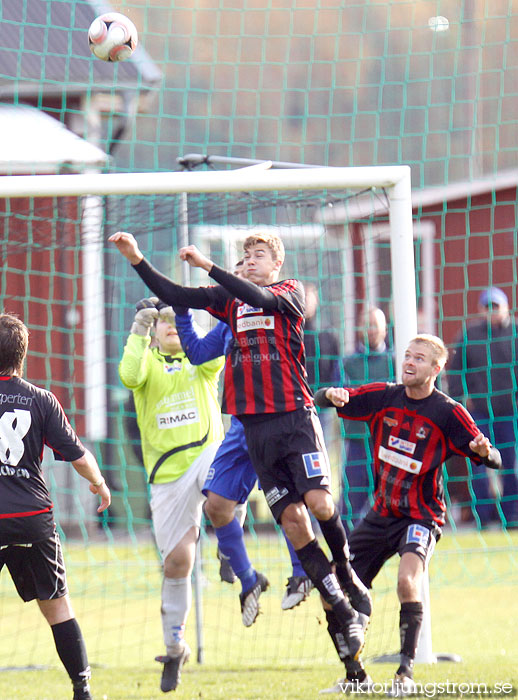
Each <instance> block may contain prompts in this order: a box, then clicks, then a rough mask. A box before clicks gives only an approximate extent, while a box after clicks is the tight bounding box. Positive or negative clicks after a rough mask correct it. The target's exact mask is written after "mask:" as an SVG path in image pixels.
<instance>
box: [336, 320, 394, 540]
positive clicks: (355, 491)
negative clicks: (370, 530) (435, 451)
mask: <svg viewBox="0 0 518 700" xmlns="http://www.w3.org/2000/svg"><path fill="white" fill-rule="evenodd" d="M386 341H387V320H386V318H385V314H384V313H383V311H382V310H381V309H379V308H377V307H372V308H370V309H369V312H368V314H367V315H366V318H365V319H364V323H363V328H361V330H360V334H359V340H358V344H357V346H356V352H355V353H354V354H352V355H348V356H347V357H345V358H344V362H343V366H344V372H345V386H359V385H361V384H368V383H369V382H378V381H383V382H387V381H392V380H393V379H394V376H395V372H394V358H393V356H392V353H391V352H390V351H389V349H388V347H387V342H386ZM344 429H345V436H346V440H345V463H344V468H343V475H342V494H341V498H340V510H341V513H342V516H344V524H345V525H346V527H347V529H348V530H352V528H353V527H354V525H355V524H356V523H357V522H358V520H360V518H361V517H362V515H363V514H364V511H366V510H367V509H368V507H369V493H372V492H373V490H374V483H373V475H372V456H371V447H370V437H369V426H368V424H367V423H365V422H364V421H354V420H346V421H345V422H344Z"/></svg>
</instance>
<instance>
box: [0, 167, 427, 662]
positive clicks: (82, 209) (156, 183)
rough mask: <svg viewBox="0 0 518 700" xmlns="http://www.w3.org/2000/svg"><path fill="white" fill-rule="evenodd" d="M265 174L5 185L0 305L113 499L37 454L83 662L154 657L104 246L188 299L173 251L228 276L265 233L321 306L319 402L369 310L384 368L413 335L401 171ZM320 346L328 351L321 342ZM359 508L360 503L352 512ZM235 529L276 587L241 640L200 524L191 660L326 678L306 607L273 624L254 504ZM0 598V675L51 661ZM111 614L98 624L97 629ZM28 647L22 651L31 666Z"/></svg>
mask: <svg viewBox="0 0 518 700" xmlns="http://www.w3.org/2000/svg"><path fill="white" fill-rule="evenodd" d="M271 165H272V164H271V163H258V164H255V165H250V166H249V167H241V168H239V169H238V170H228V169H225V167H224V166H223V169H220V170H218V171H216V172H211V171H194V172H188V171H184V172H175V173H163V174H160V175H159V176H157V175H152V174H145V175H144V174H125V175H58V176H31V177H25V176H16V177H4V178H1V179H0V217H1V221H2V239H1V241H2V258H3V261H4V263H3V264H4V267H3V274H2V307H3V309H4V310H5V311H9V312H15V313H18V314H20V316H21V317H22V318H23V319H24V321H25V322H26V324H27V325H28V327H29V329H30V333H31V342H30V352H29V358H28V362H27V369H26V377H27V378H28V379H29V380H30V381H32V382H34V383H36V384H38V385H40V386H44V387H46V388H49V389H51V390H52V391H54V392H55V393H56V394H57V396H58V398H59V400H60V402H61V403H62V405H63V406H64V408H65V410H66V412H67V414H68V415H69V417H70V419H71V422H72V423H73V425H74V426H75V428H76V429H77V431H78V432H79V434H80V435H81V436H82V438H83V439H84V440H85V442H86V444H87V445H88V446H89V447H90V448H91V449H92V450H93V451H94V453H95V454H96V456H97V458H98V460H99V462H100V463H101V464H102V465H103V471H104V473H105V474H106V475H107V477H108V481H109V483H110V486H111V488H112V490H113V496H114V502H113V505H112V507H111V508H110V510H109V512H108V514H106V515H103V516H102V517H97V516H96V515H95V511H94V503H93V500H94V499H92V497H91V495H90V494H89V493H88V490H87V488H86V485H85V483H84V482H81V480H80V479H79V478H78V477H77V475H76V474H75V473H74V471H73V470H72V469H71V468H70V466H69V465H63V464H59V463H53V462H52V460H51V459H50V458H49V457H48V456H46V473H47V477H48V480H49V483H50V486H51V489H52V496H53V499H54V503H55V508H56V518H57V522H58V526H59V528H60V531H61V533H62V535H63V539H64V542H65V551H66V560H67V564H68V569H69V579H70V588H71V594H72V597H73V599H74V600H76V601H77V603H76V607H77V616H78V618H79V619H80V620H81V622H82V624H85V625H86V627H87V629H86V632H85V634H86V635H87V638H89V637H91V636H92V635H93V631H92V630H89V629H88V624H89V620H95V623H94V625H93V627H94V628H95V630H96V632H95V640H94V641H93V642H92V641H91V639H89V652H90V655H91V656H92V657H93V662H94V663H95V659H96V658H100V657H102V659H103V663H108V664H111V663H114V664H115V663H116V664H122V665H124V664H132V663H137V662H138V663H142V662H143V661H145V660H146V659H150V658H151V655H152V653H153V651H154V650H155V649H158V651H159V650H160V649H161V633H160V630H159V600H160V567H159V561H158V558H157V555H156V553H155V550H154V546H153V542H152V538H151V526H150V520H149V511H148V505H147V488H146V482H145V475H144V471H143V468H142V463H141V457H140V454H139V437H138V432H137V431H136V426H135V417H134V408H133V406H132V404H131V397H130V394H129V393H128V392H127V391H126V390H125V389H124V388H123V387H122V385H121V384H120V382H119V380H118V375H117V366H118V363H119V360H120V357H121V354H122V349H123V346H124V343H125V341H126V338H127V335H128V332H129V328H130V326H131V321H132V318H133V315H134V307H135V303H136V301H138V299H140V298H142V297H143V296H146V295H147V294H148V291H147V290H146V289H145V287H144V285H143V284H142V282H141V281H140V279H139V278H138V276H137V275H136V274H135V273H134V272H133V271H132V270H131V267H130V266H129V264H127V261H126V260H125V259H123V258H122V256H120V255H119V254H118V253H117V251H116V250H115V249H114V248H111V247H108V246H107V245H106V240H107V237H108V235H109V234H110V233H112V232H114V231H116V230H121V229H123V230H128V231H131V232H132V233H134V235H135V236H136V238H137V240H138V242H139V245H140V247H141V249H142V251H143V252H144V254H145V255H146V256H147V257H148V258H149V259H150V260H151V261H152V262H153V263H154V264H155V265H156V266H157V267H158V268H159V269H161V270H162V271H163V272H164V273H166V274H169V275H171V276H173V277H174V278H176V279H178V280H184V281H186V282H189V283H190V284H191V285H198V284H207V283H208V280H207V278H206V275H205V276H204V275H203V274H200V272H199V271H193V274H192V276H191V278H190V279H188V278H187V273H188V270H186V269H185V268H184V266H183V265H182V264H181V263H180V262H179V259H178V256H177V250H178V248H179V247H180V246H181V245H183V244H185V243H188V242H189V243H195V244H196V245H198V247H199V248H200V249H201V250H202V251H204V252H205V253H207V254H209V255H210V257H211V258H212V259H214V260H215V261H216V262H217V263H218V264H220V265H221V266H223V267H226V268H229V267H231V266H232V265H233V263H234V262H235V261H236V260H237V259H238V258H239V257H240V256H241V252H242V241H243V240H244V238H245V237H246V236H247V235H248V234H249V233H250V232H251V231H253V230H255V229H257V228H258V227H261V228H269V227H271V228H274V229H275V230H276V231H278V232H279V233H280V235H281V236H282V238H283V241H284V244H285V247H286V262H285V267H284V269H283V273H284V274H285V275H286V276H288V277H290V276H294V277H297V278H300V279H301V280H302V281H303V283H304V284H305V286H306V288H307V289H308V290H309V289H311V290H312V292H313V293H314V295H315V297H316V298H317V299H318V303H317V304H316V308H315V309H314V318H313V319H311V321H308V328H307V331H306V336H307V343H308V347H311V353H308V368H309V373H310V380H311V383H312V385H313V388H314V389H316V388H318V387H319V386H322V385H325V384H326V383H329V382H330V381H334V382H343V381H344V377H345V370H344V361H343V358H345V357H346V356H347V355H349V354H351V353H354V352H355V349H356V347H357V344H358V342H363V341H365V337H366V336H365V333H366V332H367V329H366V326H365V324H364V318H365V312H366V311H367V310H368V308H369V307H371V306H378V307H380V308H381V309H383V311H384V313H385V314H386V317H387V319H388V337H387V343H388V346H389V347H390V353H391V354H392V353H393V354H394V355H395V356H398V355H400V354H401V348H402V347H403V348H404V346H405V344H406V342H407V340H408V339H409V337H410V336H411V335H412V334H413V333H414V332H415V328H416V301H415V300H416V296H415V288H416V287H415V284H416V279H417V278H416V275H415V269H414V263H413V259H414V241H413V237H412V219H411V204H410V179H409V169H408V168H406V167H394V168H365V169H362V168H360V169H349V168H344V169H342V168H304V169H291V170H290V169H288V168H281V169H276V168H274V167H271ZM220 168H221V166H220ZM396 297H398V299H399V300H398V301H396ZM196 317H197V320H198V321H199V323H200V324H201V325H202V326H204V327H205V328H206V329H208V328H209V327H210V326H211V324H212V323H213V320H211V318H210V316H209V315H208V314H206V313H205V312H202V311H200V312H196ZM326 338H327V339H329V338H332V340H333V343H334V344H333V345H332V346H329V344H328V343H327V344H326ZM330 347H331V348H332V349H331V350H330V349H329V348H330ZM396 362H397V360H395V361H394V366H396ZM330 368H331V372H332V374H331V375H330ZM389 378H392V377H387V379H389ZM321 417H322V421H323V425H324V429H325V434H326V439H327V442H328V448H329V452H330V455H331V460H332V464H333V471H334V474H333V480H334V496H335V498H336V501H337V502H339V503H341V504H342V505H341V510H342V512H343V514H344V518H346V519H347V518H348V516H347V508H348V499H349V495H348V494H349V485H348V480H347V479H348V478H347V470H344V433H343V426H342V425H341V422H339V421H338V419H337V418H336V416H335V414H334V412H332V411H323V412H322V416H321ZM370 492H371V490H369V489H368V488H367V487H366V488H365V493H364V496H365V502H368V498H369V493H370ZM349 520H350V518H349ZM347 524H348V525H351V524H352V522H348V523H347ZM245 530H246V533H247V544H248V546H249V549H250V555H251V559H252V561H253V563H254V565H255V566H256V568H257V569H258V570H260V571H264V572H265V573H266V574H267V575H268V578H269V580H270V582H271V589H270V590H269V592H268V594H266V595H264V596H263V597H262V599H261V604H262V608H263V611H264V614H263V615H261V617H260V618H259V620H258V622H257V623H256V624H255V625H254V626H253V628H252V629H244V628H243V626H242V623H241V619H240V610H239V601H238V592H239V591H238V586H237V585H235V586H230V585H228V584H226V583H222V582H220V580H219V573H218V568H219V563H218V562H217V560H216V557H215V549H216V544H215V537H214V535H213V533H212V531H211V528H210V524H208V523H207V524H206V528H205V530H204V532H203V536H202V538H201V562H200V564H201V566H199V567H198V577H197V579H198V580H197V589H196V590H197V597H198V600H197V602H198V605H197V615H196V614H195V611H194V610H193V612H192V613H191V617H190V620H189V622H188V625H187V636H188V638H190V639H191V642H192V646H193V647H196V645H197V644H199V647H200V650H202V651H203V658H204V660H206V661H207V662H209V663H210V662H212V663H214V662H216V661H219V662H224V663H228V662H229V661H230V660H231V661H232V662H235V663H247V664H251V663H253V664H266V663H271V662H273V661H275V662H284V663H293V664H296V663H304V662H307V661H309V660H314V659H316V658H318V659H320V660H322V661H323V662H328V663H330V664H335V663H337V659H336V655H335V652H334V649H333V648H332V645H331V642H330V640H329V638H328V636H327V633H326V631H325V616H324V615H323V613H322V609H321V606H320V603H319V600H318V596H317V594H316V593H313V595H312V596H311V597H310V599H309V600H308V601H307V602H305V603H304V604H303V605H301V606H299V607H298V608H297V609H296V610H293V611H286V612H282V611H281V607H280V601H281V599H282V595H283V592H284V586H285V583H286V579H287V577H288V576H290V575H291V568H290V562H289V556H288V552H287V549H286V545H285V542H284V539H283V537H282V535H281V534H280V533H279V531H278V528H277V527H275V526H274V523H273V520H272V518H271V516H270V514H269V512H268V509H267V507H266V503H265V501H264V497H263V496H262V494H261V493H259V492H254V493H253V494H252V496H251V499H250V501H249V505H248V516H247V521H246V524H245ZM393 575H394V572H393V571H392V573H391V572H390V567H389V569H388V570H387V572H384V573H383V575H381V576H380V578H379V585H377V587H376V592H375V594H376V618H377V619H378V620H379V625H378V624H377V623H376V622H375V621H374V622H373V627H372V631H371V633H370V634H369V641H368V645H367V654H369V655H377V654H381V653H383V652H385V651H389V650H393V649H394V648H396V646H397V614H396V601H395V593H394V579H393ZM1 586H2V593H3V595H2V597H1V600H2V602H1V605H2V607H3V612H2V619H3V620H4V623H5V624H8V621H9V620H11V622H12V628H13V629H14V628H16V629H17V630H18V632H17V634H16V637H15V639H16V642H15V643H14V644H13V643H10V644H9V645H7V644H5V645H3V646H2V647H1V648H0V653H1V659H0V665H2V666H9V665H12V664H13V663H14V659H16V657H17V655H18V653H19V651H20V647H19V645H22V644H24V654H23V658H24V659H25V662H26V663H30V662H33V663H37V664H45V663H49V659H51V658H53V653H52V651H49V650H48V648H47V647H48V643H47V641H48V640H47V639H46V634H47V632H46V630H45V628H42V627H41V625H39V620H34V616H33V615H32V616H31V615H30V614H28V613H27V611H26V610H25V609H23V608H20V606H19V605H18V600H17V598H16V595H15V593H14V590H12V589H11V588H10V587H9V582H8V581H7V580H6V578H5V577H4V578H3V580H2V582H1ZM263 599H264V602H263ZM107 609H109V610H110V615H109V619H105V615H104V614H103V612H104V611H105V610H107ZM196 617H197V618H198V620H197V624H196V621H195V618H196ZM33 626H34V629H33ZM377 626H378V630H376V627H377ZM35 630H38V631H37V633H36V631H35ZM196 630H197V632H196ZM26 634H30V637H31V640H32V649H29V651H27V648H26V645H25V642H24V641H23V640H24V639H25V636H26ZM196 637H198V639H196ZM11 641H12V640H11ZM216 650H217V652H216ZM29 659H30V661H29Z"/></svg>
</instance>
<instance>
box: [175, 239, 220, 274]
mask: <svg viewBox="0 0 518 700" xmlns="http://www.w3.org/2000/svg"><path fill="white" fill-rule="evenodd" d="M178 253H179V255H180V260H184V261H185V262H188V263H189V265H190V266H191V267H201V269H202V270H206V271H207V272H210V271H211V270H212V266H213V265H214V263H213V262H212V260H209V258H207V257H206V256H205V255H203V254H202V253H200V251H199V250H198V248H196V246H195V245H186V246H184V247H183V248H180V250H179V251H178Z"/></svg>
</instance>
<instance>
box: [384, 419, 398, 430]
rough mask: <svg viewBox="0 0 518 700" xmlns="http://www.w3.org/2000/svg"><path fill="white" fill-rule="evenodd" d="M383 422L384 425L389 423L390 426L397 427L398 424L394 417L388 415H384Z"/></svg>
mask: <svg viewBox="0 0 518 700" xmlns="http://www.w3.org/2000/svg"><path fill="white" fill-rule="evenodd" d="M383 422H384V423H385V425H390V427H391V428H397V426H398V425H399V421H398V420H397V419H396V418H390V417H389V416H385V418H383Z"/></svg>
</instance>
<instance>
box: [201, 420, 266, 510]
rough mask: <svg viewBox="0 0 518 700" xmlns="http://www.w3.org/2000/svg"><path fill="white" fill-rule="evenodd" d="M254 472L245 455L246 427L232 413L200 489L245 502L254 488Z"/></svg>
mask: <svg viewBox="0 0 518 700" xmlns="http://www.w3.org/2000/svg"><path fill="white" fill-rule="evenodd" d="M256 481H257V475H256V473H255V471H254V468H253V466H252V462H251V461H250V457H249V455H248V445H247V444H246V439H245V430H244V428H243V425H242V423H241V421H239V420H238V419H237V418H236V417H235V416H232V418H231V421H230V428H229V429H228V431H227V433H226V435H225V438H224V440H223V442H222V443H221V445H220V446H219V449H218V451H217V452H216V456H215V457H214V461H213V462H212V464H211V465H210V468H209V472H208V474H207V479H206V480H205V483H204V485H203V489H202V492H203V493H204V494H205V496H206V495H207V491H212V493H217V494H218V496H223V498H228V500H229V501H237V502H238V503H246V500H247V498H248V495H249V494H250V491H251V490H252V489H253V488H254V486H255V483H256Z"/></svg>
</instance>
